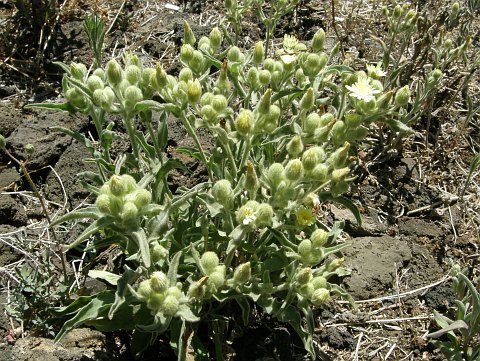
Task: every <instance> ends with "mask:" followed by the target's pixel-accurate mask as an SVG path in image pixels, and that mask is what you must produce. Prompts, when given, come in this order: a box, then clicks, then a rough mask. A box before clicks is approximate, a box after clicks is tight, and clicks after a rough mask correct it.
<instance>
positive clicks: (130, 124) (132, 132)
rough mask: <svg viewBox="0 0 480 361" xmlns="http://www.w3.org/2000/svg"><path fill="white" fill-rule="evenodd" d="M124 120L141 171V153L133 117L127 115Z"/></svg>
mask: <svg viewBox="0 0 480 361" xmlns="http://www.w3.org/2000/svg"><path fill="white" fill-rule="evenodd" d="M123 119H124V121H125V127H126V128H127V133H128V137H129V138H130V143H132V151H133V156H134V157H135V160H136V163H137V164H136V165H137V168H138V169H140V153H139V151H138V144H137V140H136V139H135V127H134V126H133V117H131V116H130V115H128V114H125V116H124V117H123Z"/></svg>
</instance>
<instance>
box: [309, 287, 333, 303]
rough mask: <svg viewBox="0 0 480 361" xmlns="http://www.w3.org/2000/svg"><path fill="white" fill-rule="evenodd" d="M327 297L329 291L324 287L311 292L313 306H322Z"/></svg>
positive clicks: (328, 296)
mask: <svg viewBox="0 0 480 361" xmlns="http://www.w3.org/2000/svg"><path fill="white" fill-rule="evenodd" d="M329 298H330V292H329V291H328V290H327V289H326V288H318V289H316V290H315V291H314V292H313V294H312V298H311V301H312V303H313V304H314V305H315V306H322V305H324V304H325V303H326V302H327V301H328V300H329Z"/></svg>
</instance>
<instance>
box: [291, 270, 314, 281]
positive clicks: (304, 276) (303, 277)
mask: <svg viewBox="0 0 480 361" xmlns="http://www.w3.org/2000/svg"><path fill="white" fill-rule="evenodd" d="M311 279H312V269H311V268H310V267H305V268H302V269H300V270H299V271H298V272H297V274H296V276H295V281H296V282H297V283H298V284H300V285H304V284H307V283H309V282H310V280H311Z"/></svg>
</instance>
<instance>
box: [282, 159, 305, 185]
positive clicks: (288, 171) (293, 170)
mask: <svg viewBox="0 0 480 361" xmlns="http://www.w3.org/2000/svg"><path fill="white" fill-rule="evenodd" d="M285 176H286V177H287V179H289V180H291V181H297V180H299V179H300V178H302V177H303V164H302V161H301V160H300V159H292V160H290V161H289V162H288V163H287V166H286V167H285Z"/></svg>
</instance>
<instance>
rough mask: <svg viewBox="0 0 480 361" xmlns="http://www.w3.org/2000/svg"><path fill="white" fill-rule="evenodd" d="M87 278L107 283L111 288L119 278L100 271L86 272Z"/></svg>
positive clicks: (113, 274)
mask: <svg viewBox="0 0 480 361" xmlns="http://www.w3.org/2000/svg"><path fill="white" fill-rule="evenodd" d="M88 276H89V277H92V278H95V279H100V280H104V281H107V282H108V283H110V284H111V285H112V286H116V285H117V282H118V280H119V279H120V276H119V275H116V274H115V273H111V272H107V271H101V270H90V271H88Z"/></svg>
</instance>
